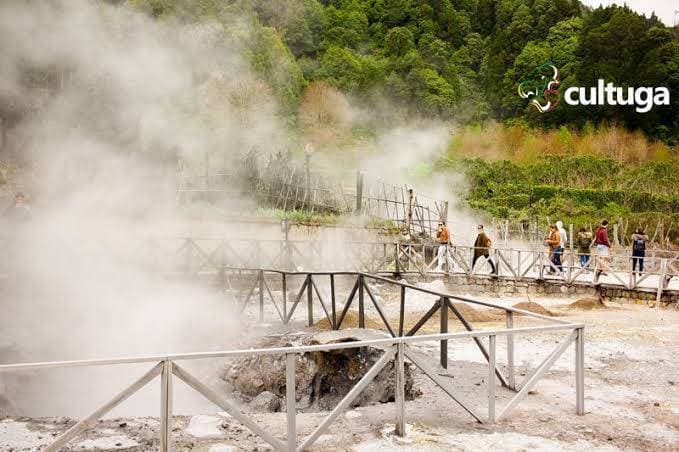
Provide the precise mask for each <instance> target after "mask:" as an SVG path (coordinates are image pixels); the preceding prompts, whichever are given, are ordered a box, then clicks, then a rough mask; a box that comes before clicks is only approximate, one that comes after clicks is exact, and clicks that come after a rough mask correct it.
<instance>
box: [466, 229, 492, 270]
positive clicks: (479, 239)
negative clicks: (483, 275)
mask: <svg viewBox="0 0 679 452" xmlns="http://www.w3.org/2000/svg"><path fill="white" fill-rule="evenodd" d="M476 229H477V231H478V235H477V236H476V241H475V242H474V258H473V259H472V270H474V265H475V264H476V261H477V260H479V258H480V257H482V256H483V257H485V258H486V262H488V263H489V264H490V268H491V274H493V275H497V267H496V266H495V264H494V263H493V260H492V259H491V258H490V252H489V250H490V247H491V245H492V244H493V242H491V240H490V238H489V237H488V236H487V235H486V233H485V232H484V230H483V225H482V224H480V225H478V226H477V228H476Z"/></svg>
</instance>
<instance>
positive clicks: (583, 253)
mask: <svg viewBox="0 0 679 452" xmlns="http://www.w3.org/2000/svg"><path fill="white" fill-rule="evenodd" d="M575 246H577V247H578V255H579V257H580V268H585V267H587V266H588V265H589V257H590V247H591V246H592V233H591V232H589V231H588V230H587V229H585V228H580V230H579V231H578V238H577V239H576V240H575Z"/></svg>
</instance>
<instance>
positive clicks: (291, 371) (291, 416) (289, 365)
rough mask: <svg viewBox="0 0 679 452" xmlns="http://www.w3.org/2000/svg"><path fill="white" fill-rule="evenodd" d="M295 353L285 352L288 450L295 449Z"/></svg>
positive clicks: (291, 451) (292, 450)
mask: <svg viewBox="0 0 679 452" xmlns="http://www.w3.org/2000/svg"><path fill="white" fill-rule="evenodd" d="M296 363H297V355H296V354H295V353H287V354H286V355H285V399H286V414H287V418H288V442H287V444H288V451H289V452H294V451H295V450H296V449H297V424H296V421H297V406H296V405H297V404H296V400H295V365H296Z"/></svg>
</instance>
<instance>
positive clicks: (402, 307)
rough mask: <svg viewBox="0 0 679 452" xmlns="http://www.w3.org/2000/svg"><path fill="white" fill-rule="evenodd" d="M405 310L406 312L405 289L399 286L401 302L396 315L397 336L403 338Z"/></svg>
mask: <svg viewBox="0 0 679 452" xmlns="http://www.w3.org/2000/svg"><path fill="white" fill-rule="evenodd" d="M405 310H406V287H405V286H401V302H400V308H399V313H398V335H399V337H400V336H403V328H404V323H405Z"/></svg>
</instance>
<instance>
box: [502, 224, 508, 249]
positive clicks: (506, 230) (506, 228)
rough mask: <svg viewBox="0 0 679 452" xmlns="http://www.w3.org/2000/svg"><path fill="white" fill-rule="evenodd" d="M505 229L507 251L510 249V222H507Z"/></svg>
mask: <svg viewBox="0 0 679 452" xmlns="http://www.w3.org/2000/svg"><path fill="white" fill-rule="evenodd" d="M503 229H504V233H505V249H507V248H509V220H505V224H504V228H503Z"/></svg>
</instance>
